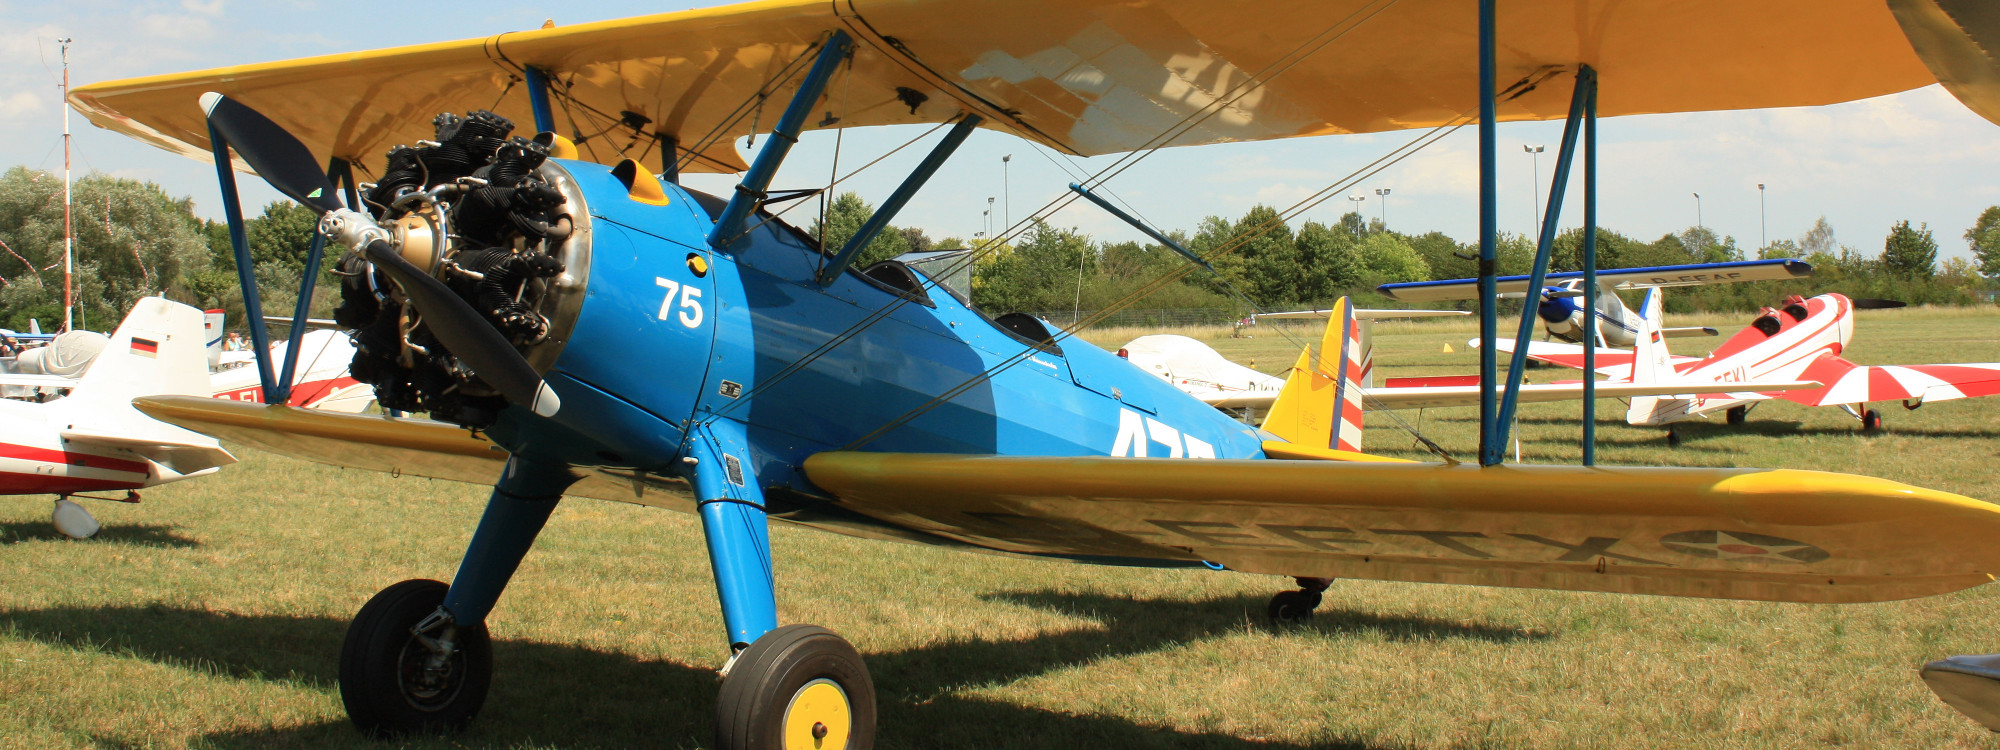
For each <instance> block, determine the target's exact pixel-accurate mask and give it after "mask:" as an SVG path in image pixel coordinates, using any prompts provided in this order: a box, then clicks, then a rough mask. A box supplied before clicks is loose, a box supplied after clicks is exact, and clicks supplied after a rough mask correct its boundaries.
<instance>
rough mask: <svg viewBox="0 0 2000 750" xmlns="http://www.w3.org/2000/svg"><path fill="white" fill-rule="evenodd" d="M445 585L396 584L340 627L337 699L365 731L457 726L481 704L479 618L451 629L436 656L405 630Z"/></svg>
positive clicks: (486, 666)
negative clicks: (444, 649) (445, 652)
mask: <svg viewBox="0 0 2000 750" xmlns="http://www.w3.org/2000/svg"><path fill="white" fill-rule="evenodd" d="M450 588H451V587H449V586H446V585H445V584H443V583H440V582H438V581H429V580H423V579H415V580H409V581H404V582H402V583H398V584H396V585H394V586H390V587H388V588H386V589H382V591H381V593H378V594H376V595H375V597H374V598H372V599H369V600H368V603H367V604H365V605H363V606H362V607H361V611H360V612H359V613H357V614H355V615H354V622H353V623H351V624H349V625H348V626H347V640H346V641H345V642H343V643H342V644H341V645H340V702H341V703H342V704H344V705H346V706H347V718H348V719H349V720H351V721H353V722H354V726H356V727H359V728H360V729H361V731H362V732H363V733H365V734H367V735H368V736H371V737H378V738H381V737H393V736H396V735H402V734H409V733H413V732H436V731H441V730H453V729H458V728H461V727H463V726H465V725H466V723H468V722H470V721H472V717H474V716H477V715H478V714H479V707H480V706H481V705H483V704H484V703H486V689H487V688H488V687H489V686H491V685H492V682H493V645H492V643H491V642H490V641H488V640H487V637H486V624H485V623H480V624H477V625H473V626H470V627H467V626H464V625H459V626H454V627H452V628H451V630H452V631H454V632H453V633H452V634H451V640H452V645H453V648H452V651H451V654H450V656H448V657H445V658H442V659H439V658H437V657H436V655H435V653H434V652H433V650H432V648H431V647H430V646H429V645H427V644H426V643H425V642H424V641H423V640H421V639H419V638H418V637H417V636H416V635H415V634H413V633H412V632H411V630H412V629H413V628H415V627H416V625H417V623H419V622H422V621H423V620H424V618H426V617H429V616H430V615H431V613H433V612H436V611H437V608H438V605H440V604H443V603H444V595H445V592H446V591H447V590H449V589H450ZM438 630H439V631H442V630H444V629H443V628H440V629H438ZM427 635H429V636H430V637H432V638H437V637H439V636H442V635H444V633H443V632H432V633H428V634H427Z"/></svg>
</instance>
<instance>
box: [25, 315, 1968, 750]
mask: <svg viewBox="0 0 2000 750" xmlns="http://www.w3.org/2000/svg"><path fill="white" fill-rule="evenodd" d="M1947 319H1948V320H1947ZM1701 322H1707V323H1711V324H1718V323H1725V322H1727V321H1715V320H1706V321H1702V320H1694V321H1689V322H1687V323H1685V324H1688V325H1693V324H1697V323H1701ZM1399 325H1407V326H1409V327H1410V329H1411V330H1408V331H1401V332H1390V331H1385V332H1384V335H1383V336H1382V337H1381V338H1379V339H1378V346H1379V347H1380V351H1379V355H1380V356H1381V362H1382V366H1384V367H1385V368H1389V369H1388V370H1387V372H1388V373H1389V374H1391V375H1406V374H1436V373H1450V372H1465V371H1467V370H1469V369H1470V368H1471V366H1472V363H1473V362H1474V361H1475V360H1474V358H1473V357H1472V356H1471V355H1470V354H1469V353H1467V352H1466V351H1465V349H1464V347H1463V342H1464V338H1465V337H1466V336H1467V335H1469V333H1468V331H1470V330H1471V326H1470V325H1469V324H1467V323H1464V322H1460V321H1450V322H1424V323H1416V324H1399ZM1312 333H1315V334H1316V332H1312ZM1119 335H1120V336H1122V335H1123V334H1122V333H1119ZM1204 335H1205V336H1208V337H1210V338H1212V339H1214V341H1215V343H1216V344H1217V345H1218V347H1219V348H1221V349H1222V350H1223V351H1224V352H1225V353H1226V354H1229V355H1230V356H1232V357H1237V358H1239V359H1246V360H1247V359H1251V358H1255V359H1256V360H1257V361H1258V366H1259V367H1261V368H1264V369H1267V370H1271V369H1276V368H1278V367H1282V366H1283V364H1284V363H1286V362H1289V360H1290V359H1291V357H1292V353H1293V352H1295V351H1296V350H1295V349H1291V350H1289V351H1288V349H1289V347H1291V346H1292V345H1291V344H1290V343H1289V342H1288V341H1286V340H1285V338H1284V337H1282V336H1268V335H1262V334H1261V333H1260V335H1259V337H1258V338H1255V339H1230V338H1228V337H1227V336H1228V331H1227V330H1226V329H1224V330H1219V331H1211V332H1210V333H1208V334H1204ZM1091 338H1092V340H1095V341H1098V343H1102V344H1109V345H1112V346H1115V345H1116V344H1117V343H1120V342H1122V340H1123V339H1119V338H1117V337H1113V338H1111V339H1101V338H1099V337H1098V336H1096V335H1093V336H1092V337H1091ZM1127 338H1129V337H1127ZM1446 343H1451V344H1452V345H1453V348H1454V349H1455V350H1457V351H1456V352H1455V353H1453V354H1444V353H1441V352H1440V349H1441V347H1442V346H1443V345H1444V344H1446ZM1695 343H1696V342H1694V341H1691V340H1688V339H1676V340H1674V342H1673V345H1674V346H1675V348H1676V350H1677V351H1678V350H1681V349H1690V348H1691V346H1692V345H1694V344H1695ZM1703 345H1704V346H1705V345H1710V344H1708V343H1706V342H1703ZM1851 356H1852V357H1853V358H1854V359H1855V360H1856V361H1860V362H1870V363H1891V362H1944V361H2000V316H1993V315H1987V316H1977V315H1959V314H1951V313H1937V312H1934V311H1922V310H1914V311H1882V312H1868V313H1864V314H1863V318H1862V321H1861V323H1860V326H1859V335H1858V340H1857V341H1856V343H1855V346H1854V347H1853V349H1852V350H1851ZM1548 373H1549V371H1544V370H1537V371H1535V373H1534V374H1535V375H1537V376H1541V377H1546V376H1547V374H1548ZM1615 404H1616V402H1605V412H1606V419H1605V420H1604V421H1603V422H1602V425H1601V428H1600V434H1601V443H1602V446H1603V448H1602V455H1603V457H1604V460H1605V461H1606V462H1607V463H1663V464H1682V465H1724V464H1735V465H1762V466H1787V467H1796V468H1816V469H1833V470H1843V471H1853V472H1858V473H1865V474H1875V475H1879V476H1886V477H1890V478H1894V479H1899V480H1903V481H1909V482H1914V483H1917V484H1924V485H1929V486H1934V487H1939V488H1943V489H1949V490H1952V491H1955V492H1961V493H1965V494H1969V495H1972V496H1974V497H1979V498H1982V499H1987V500H2000V491H1996V490H1995V489H1993V486H1992V484H1991V480H1990V477H1991V470H1990V468H1989V467H1990V466H1991V465H1992V462H1993V461H1994V459H1995V458H1996V453H2000V441H1996V439H1995V438H1996V437H2000V401H1996V400H1991V399H1989V400H1976V401H1958V402H1949V403H1942V404H1936V405H1932V406H1927V407H1925V408H1924V409H1922V410H1920V411H1916V412H1904V411H1903V410H1901V409H1895V410H1894V412H1893V413H1890V414H1889V428H1890V429H1889V431H1888V432H1887V433H1886V434H1881V435H1875V436H1866V435H1861V434H1859V433H1857V432H1856V430H1855V429H1854V423H1853V420H1852V419H1850V418H1848V417H1846V416H1845V415H1843V414H1841V413H1840V412H1838V411H1837V410H1832V409H1805V408H1801V407H1796V406H1793V405H1791V404H1788V403H1778V404H1772V405H1767V406H1765V407H1762V408H1760V409H1759V410H1757V411H1756V412H1754V413H1753V414H1752V421H1751V424H1750V425H1749V426H1748V427H1747V428H1743V429H1730V428H1727V427H1724V426H1722V425H1719V424H1716V425H1695V426H1694V427H1693V428H1692V429H1689V430H1688V431H1687V437H1688V439H1687V442H1686V444H1684V445H1682V446H1681V447H1680V448H1678V449H1670V448H1668V447H1667V446H1666V445H1665V443H1664V441H1663V440H1662V439H1661V438H1660V433H1659V431H1657V430H1640V429H1633V428H1628V427H1625V426H1623V425H1622V423H1619V422H1618V421H1617V419H1616V417H1617V416H1619V415H1620V414H1622V410H1621V409H1613V408H1612V406H1613V405H1615ZM1575 409H1576V407H1575V405H1543V406H1533V405H1531V406H1529V407H1524V408H1523V419H1522V428H1523V431H1524V436H1523V448H1524V451H1525V452H1526V454H1527V459H1528V460H1530V461H1574V460H1575V457H1576V455H1577V448H1576V446H1575V443H1574V439H1575V436H1576V434H1577V429H1576V424H1575V422H1574V416H1573V415H1574V414H1575ZM1407 417H1408V420H1409V421H1410V422H1411V423H1412V424H1415V423H1417V422H1418V419H1417V415H1415V414H1409V415H1407ZM1371 424H1372V425H1373V427H1372V428H1371V432H1370V435H1371V437H1370V439H1371V440H1372V441H1374V445H1375V447H1376V448H1378V449H1388V450H1390V451H1403V448H1402V446H1403V445H1404V444H1407V443H1408V442H1409V441H1408V440H1407V439H1405V438H1402V437H1399V435H1400V432H1399V431H1398V430H1396V429H1394V428H1393V427H1384V426H1383V423H1382V421H1381V420H1377V419H1375V418H1373V417H1371ZM1422 429H1423V430H1424V431H1425V433H1426V434H1429V435H1431V436H1432V437H1434V438H1435V439H1437V440H1439V441H1440V442H1442V443H1444V444H1445V445H1446V446H1447V447H1448V448H1450V449H1452V450H1454V451H1456V452H1459V453H1460V454H1461V455H1467V454H1470V453H1471V452H1472V446H1471V444H1470V441H1471V440H1472V436H1473V435H1474V433H1475V432H1476V426H1475V425H1474V424H1473V417H1472V416H1471V415H1470V414H1469V413H1466V412H1465V410H1455V411H1438V412H1434V413H1431V414H1427V415H1424V417H1423V419H1422ZM1403 452H1404V454H1405V455H1414V454H1410V453H1408V452H1407V451H1403ZM244 459H245V460H244V462H243V464H241V465H239V466H237V467H234V468H232V469H229V470H225V471H224V472H223V473H222V474H220V475H218V476H215V477H211V478H207V479H202V480H195V481H190V482H184V483H181V484H177V485H170V486H167V487H163V488H160V489H158V490H156V491H154V492H152V493H149V494H148V496H147V500H146V502H145V504H143V505H140V506H136V507H130V506H121V505H108V504H98V505H96V506H94V507H93V510H94V511H95V512H97V514H98V516H99V518H100V519H102V520H103V521H105V522H106V526H107V528H106V530H105V532H104V533H103V534H102V535H101V536H100V537H99V538H98V539H96V540H92V541H89V542H69V541H64V540H61V539H59V538H57V537H56V536H55V535H54V532H53V531H52V530H50V529H49V527H48V524H47V520H46V511H47V508H48V504H47V501H46V499H39V498H21V499H16V500H10V501H5V502H0V581H4V582H5V585H4V586H0V746H6V747H23V748H30V747H32V748H58V747H219V748H234V747H258V748H262V747H313V748H318V747H367V746H376V745H374V744H373V743H367V742H364V741H362V740H361V739H359V738H358V737H357V736H356V735H355V734H354V733H353V732H352V730H351V729H350V728H349V727H348V725H347V724H346V721H345V718H344V715H343V714H342V712H341V708H340V703H339V697H338V692H337V689H336V687H335V666H334V665H335V658H336V654H337V653H338V651H339V647H340V639H341V635H342V633H343V632H344V629H345V627H346V621H347V618H348V617H349V616H351V615H352V613H353V612H354V610H356V609H358V608H359V607H360V605H361V603H362V602H363V601H365V600H366V599H367V597H368V596H369V595H371V594H372V593H373V592H374V591H376V590H377V589H379V588H381V587H382V586H385V585H387V584H389V583H391V582H394V581H396V580H401V579H404V578H410V577H431V578H439V579H447V578H449V576H450V575H451V573H452V571H453V569H454V567H455V566H456V563H457V559H458V555H459V553H460V551H461V547H462V545H463V544H464V541H465V538H466V534H467V533H468V532H469V530H470V529H471V528H472V526H473V523H474V521H475V520H476V518H477V515H478V513H479V511H480V508H481V505H482V502H483V499H484V492H483V491H482V490H481V489H480V488H477V487H471V486H467V485H457V484H450V483H444V482H432V481H428V480H414V479H393V478H390V477H387V476H382V475H374V474H365V473H359V472H343V471H339V470H334V469H328V468H324V467H319V466H316V465H312V464H306V463H302V462H298V461H293V460H289V459H283V458H278V457H273V456H269V455H264V454H256V453H249V454H247V455H245V456H244ZM773 536H774V541H775V547H776V555H777V559H776V564H777V567H778V571H779V579H780V592H779V593H780V602H781V618H782V619H783V620H784V621H786V622H814V623H819V624H823V625H826V626H829V627H831V628H833V629H835V630H837V631H840V632H841V633H843V634H845V635H846V636H848V637H849V638H850V639H852V640H853V641H854V642H855V643H856V644H857V645H858V646H859V647H860V648H861V650H862V651H863V652H864V653H865V654H866V655H867V656H868V658H869V664H870V668H871V670H872V671H873V673H874V678H875V682H876V685H877V687H878V690H879V691H880V694H881V705H882V710H881V719H882V725H883V736H884V739H883V741H882V743H881V744H882V746H883V747H897V748H900V747H968V746H984V747H1032V748H1041V747H1047V748H1063V749H1064V750H1076V749H1077V748H1100V747H1212V748H1249V747H1260V748H1261V747H1278V748H1297V747H1354V748H1364V747H1365V748H1376V747H1381V748H1457V747H1523V748H1528V747H1532V748H1549V747H1618V748H1626V747H1641V748H1646V747H1660V748H1666V747H1674V748H1684V747H1695V748H1789V747H1819V746H1829V745H1834V746H1850V747H1867V748H1876V747H1903V748H1937V747H1984V746H1989V745H1991V744H1992V743H1993V740H1992V739H1991V735H1988V734H1987V733H1986V732H1985V731H1983V730H1981V729H1979V728H1977V727H1976V726H1975V725H1974V724H1972V723H1971V722H1970V721H1968V720H1966V719H1964V718H1962V717H1959V716H1958V715H1957V714H1955V713H1953V712H1952V711H1950V710H1949V709H1947V708H1945V707H1944V706H1942V705H1941V704H1939V703H1938V702H1937V701H1936V700H1935V699H1933V698H1932V697H1931V696H1930V694H1929V693H1928V691H1926V690H1925V689H1924V688H1923V687H1922V685H1921V684H1920V683H1919V682H1918V681H1917V679H1916V674H1915V668H1916V667H1917V666H1918V665H1919V664H1921V663H1922V662H1923V661H1925V660H1928V659H1932V658H1936V657H1939V656H1943V655H1947V654H1952V653H1966V652H1986V651H1994V650H2000V635H1996V634H2000V588H1991V587H1987V588H1980V589H1974V590H1971V591H1966V592H1961V593H1959V594H1955V595H1950V596H1944V597H1937V598H1932V599H1925V600H1919V601H1912V602H1897V603H1888V604H1872V605H1849V606H1808V605H1781V604H1753V603H1741V602H1708V601H1693V600H1674V599H1662V598H1654V597H1643V596H1618V595H1603V594H1568V593H1558V592H1535V591H1509V590H1501V589H1485V588H1472V587H1454V586H1421V585H1406V584H1390V583H1372V582H1342V583H1340V584H1337V585H1336V586H1335V587H1334V589H1333V590H1332V591H1331V592H1330V593H1329V596H1328V598H1327V603H1326V604H1325V605H1324V606H1323V607H1322V609H1321V614H1320V617H1319V619H1318V620H1316V621H1315V623H1314V624H1313V625H1312V626H1310V627H1307V628H1303V629H1298V630H1290V631H1283V632H1275V631H1272V630H1270V629H1268V628H1266V627H1265V626H1264V625H1263V624H1262V623H1261V620H1262V609H1263V604H1264V600H1265V598H1266V597H1268V596H1269V595H1270V594H1271V593H1272V592H1274V591H1276V590H1278V589H1280V588H1282V587H1283V586H1284V583H1283V582H1282V581H1279V580H1276V579H1272V578H1267V577H1257V576H1244V575H1237V574H1230V573H1206V572H1188V571H1153V570H1134V569H1119V568H1094V567H1085V566H1078V565H1069V564H1061V563H1051V562H1043V561H1034V560H1015V559H1008V558H999V557H988V556H981V555H971V554H963V553H956V552H946V551H939V550H932V549H924V548H916V547H908V546H902V545H893V544H882V543H872V542H863V541H859V540H854V539H848V538H844V537H838V536H832V535H826V534H817V533H811V532H802V531H797V530H791V529H778V530H776V531H775V533H774V535H773ZM492 624H493V631H494V637H495V639H496V641H497V645H496V648H495V652H496V659H497V662H498V665H499V669H500V672H499V675H498V678H497V679H496V682H495V688H494V692H493V695H492V697H491V698H490V700H489V701H488V703H487V706H486V711H485V714H484V716H482V718H481V719H480V721H479V722H478V723H477V725H476V726H475V727H474V728H473V729H472V730H471V731H469V732H467V733H465V734H461V735H456V736H452V737H440V738H431V739H424V740H418V741H413V742H410V743H407V744H408V745H410V746H413V747H438V748H444V747H632V746H648V747H698V746H702V745H704V744H705V743H706V742H707V738H708V736H709V719H708V717H709V712H710V711H711V710H712V705H713V701H714V694H715V688H716V685H715V678H714V675H713V671H712V670H713V669H714V668H715V667H717V666H718V665H719V664H720V662H721V660H722V658H723V655H724V654H723V651H722V638H721V626H720V623H719V618H718V617H717V616H716V607H715V603H714V594H713V590H712V587H711V584H710V582H709V577H708V573H707V566H706V563H705V557H704V554H703V552H702V545H701V542H700V535H699V525H698V524H697V523H696V521H695V520H694V519H693V518H691V517H686V516H680V515H676V514H673V513H668V512H663V511H657V510H649V509H644V508H638V507H632V506H624V505H618V504H613V503H603V502H596V501H589V500H577V501H570V502H567V503H565V504H564V505H563V506H562V507H561V508H560V509H559V510H558V512H557V515H556V517H555V519H554V520H553V521H552V522H551V523H550V525H549V528H548V530H547V531H546V532H545V533H544V535H543V538H542V542H541V544H540V545H539V546H538V547H537V549H536V551H535V552H534V554H533V555H531V556H530V557H529V559H528V561H527V563H526V564H525V565H524V566H523V568H522V570H521V572H520V574H519V576H518V577H517V579H516V584H515V586H514V588H513V589H512V590H511V591H509V592H508V594H507V596H506V597H505V598H504V599H503V600H502V601H501V603H500V606H499V608H498V609H497V610H496V611H495V613H494V616H493V623H492Z"/></svg>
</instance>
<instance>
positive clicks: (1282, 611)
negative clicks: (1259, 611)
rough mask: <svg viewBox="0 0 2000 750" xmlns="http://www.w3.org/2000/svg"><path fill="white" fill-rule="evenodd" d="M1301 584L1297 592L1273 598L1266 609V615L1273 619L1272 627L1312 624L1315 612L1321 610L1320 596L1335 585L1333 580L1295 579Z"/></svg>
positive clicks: (1282, 592)
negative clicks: (1327, 588)
mask: <svg viewBox="0 0 2000 750" xmlns="http://www.w3.org/2000/svg"><path fill="white" fill-rule="evenodd" d="M1295 580H1297V581H1298V583H1299V588H1298V590H1297V591H1280V592H1278V594H1277V595H1276V596H1273V597H1271V603H1270V604H1268V605H1266V606H1265V608H1264V614H1265V615H1266V616H1268V617H1270V618H1271V624H1272V625H1304V624H1306V623H1308V622H1312V618H1313V610H1315V609H1318V608H1319V603H1320V598H1321V597H1320V594H1321V593H1322V592H1324V591H1326V587H1328V586H1331V585H1333V579H1331V578H1305V577H1300V578H1297V579H1295Z"/></svg>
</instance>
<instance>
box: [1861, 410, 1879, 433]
mask: <svg viewBox="0 0 2000 750" xmlns="http://www.w3.org/2000/svg"><path fill="white" fill-rule="evenodd" d="M1881 429H1882V412H1879V411H1876V410H1874V409H1869V410H1868V411H1864V412H1862V413H1861V431H1862V432H1879V431H1881Z"/></svg>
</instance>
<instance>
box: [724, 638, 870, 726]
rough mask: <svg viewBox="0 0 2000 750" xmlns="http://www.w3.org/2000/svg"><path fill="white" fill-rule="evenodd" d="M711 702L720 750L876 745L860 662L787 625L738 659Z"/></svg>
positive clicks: (840, 647) (840, 646)
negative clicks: (713, 702) (720, 689)
mask: <svg viewBox="0 0 2000 750" xmlns="http://www.w3.org/2000/svg"><path fill="white" fill-rule="evenodd" d="M728 671H729V674H728V676H727V677H725V678H724V679H723V681H722V693H721V695H719V696H717V698H716V706H715V744H716V747H717V748H720V749H721V750H842V748H846V749H847V750H866V748H869V747H872V746H874V744H875V684H874V683H873V682H871V681H870V680H869V679H868V666H867V665H866V664H864V663H862V661H861V654H860V653H859V652H857V651H855V650H854V647H853V646H851V645H849V644H848V643H847V641H846V640H844V639H842V638H841V637H840V636H838V635H834V633H833V631H831V630H827V629H826V628H822V627H819V626H817V625H787V626H785V627H782V628H778V629H777V630H773V631H771V632H769V633H765V634H764V636H763V637H762V638H758V639H757V640H756V642H754V643H751V644H750V647H749V648H746V649H744V650H743V653H741V654H738V655H737V657H736V660H735V663H734V664H732V665H731V666H730V667H729V670H728Z"/></svg>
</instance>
